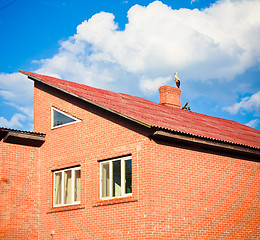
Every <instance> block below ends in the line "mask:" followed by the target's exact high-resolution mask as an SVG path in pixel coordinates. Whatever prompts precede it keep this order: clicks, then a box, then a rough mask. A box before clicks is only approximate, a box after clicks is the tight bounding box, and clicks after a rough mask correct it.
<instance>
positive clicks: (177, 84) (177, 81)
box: [174, 72, 181, 88]
mask: <svg viewBox="0 0 260 240" xmlns="http://www.w3.org/2000/svg"><path fill="white" fill-rule="evenodd" d="M174 77H175V78H174V81H175V83H176V86H177V87H178V88H180V85H181V82H180V79H179V78H178V76H177V72H176V73H174Z"/></svg>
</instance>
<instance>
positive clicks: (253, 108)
mask: <svg viewBox="0 0 260 240" xmlns="http://www.w3.org/2000/svg"><path fill="white" fill-rule="evenodd" d="M224 109H225V110H226V111H228V112H229V113H231V114H237V113H238V112H239V111H242V112H243V111H246V112H255V114H256V115H258V116H260V91H259V92H257V93H255V94H254V95H252V96H251V97H245V98H243V99H242V100H241V102H239V103H235V104H234V105H233V106H229V107H225V108H224Z"/></svg>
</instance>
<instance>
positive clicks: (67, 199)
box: [53, 167, 80, 207]
mask: <svg viewBox="0 0 260 240" xmlns="http://www.w3.org/2000/svg"><path fill="white" fill-rule="evenodd" d="M53 186H54V188H53V206H54V207H58V206H64V205H72V204H79V203H80V167H73V168H67V169H63V170H59V171H55V172H54V184H53Z"/></svg>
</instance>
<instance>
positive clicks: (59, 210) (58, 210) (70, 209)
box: [47, 204, 85, 214]
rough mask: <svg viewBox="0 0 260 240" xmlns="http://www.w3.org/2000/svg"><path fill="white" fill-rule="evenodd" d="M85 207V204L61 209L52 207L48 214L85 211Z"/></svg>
mask: <svg viewBox="0 0 260 240" xmlns="http://www.w3.org/2000/svg"><path fill="white" fill-rule="evenodd" d="M84 208H85V206H84V205H83V204H76V205H68V206H61V207H52V208H51V209H50V211H48V212H47V213H48V214H49V213H56V212H66V211H72V210H80V209H84Z"/></svg>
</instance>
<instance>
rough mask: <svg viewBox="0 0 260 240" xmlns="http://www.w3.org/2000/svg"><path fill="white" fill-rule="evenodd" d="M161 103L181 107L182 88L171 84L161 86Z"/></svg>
mask: <svg viewBox="0 0 260 240" xmlns="http://www.w3.org/2000/svg"><path fill="white" fill-rule="evenodd" d="M159 93H160V103H159V104H161V105H165V106H169V107H175V108H180V107H181V99H180V97H181V90H180V89H179V88H176V87H171V86H167V85H164V86H161V87H160V88H159Z"/></svg>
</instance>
